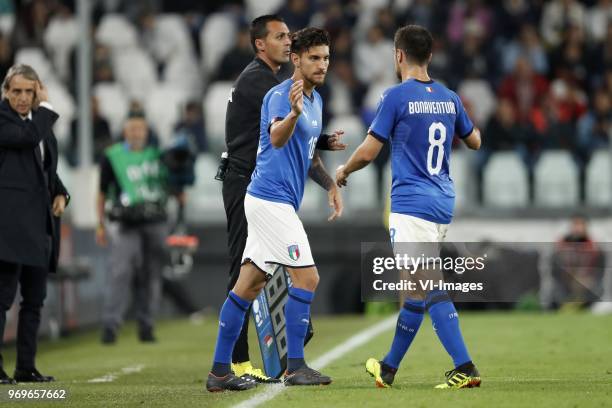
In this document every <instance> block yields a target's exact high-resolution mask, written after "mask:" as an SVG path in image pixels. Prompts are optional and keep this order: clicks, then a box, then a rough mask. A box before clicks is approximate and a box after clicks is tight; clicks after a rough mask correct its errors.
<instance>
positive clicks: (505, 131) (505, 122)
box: [476, 98, 538, 203]
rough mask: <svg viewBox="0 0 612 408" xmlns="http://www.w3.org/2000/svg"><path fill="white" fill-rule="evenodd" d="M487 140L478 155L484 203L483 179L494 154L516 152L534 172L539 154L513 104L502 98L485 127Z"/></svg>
mask: <svg viewBox="0 0 612 408" xmlns="http://www.w3.org/2000/svg"><path fill="white" fill-rule="evenodd" d="M485 134H486V135H487V137H486V138H484V139H483V145H482V148H481V149H480V150H479V151H478V154H477V155H476V157H477V160H476V174H477V177H478V187H477V188H478V191H477V197H478V200H479V202H481V203H482V201H483V190H482V179H483V173H484V170H485V167H486V165H487V163H488V161H489V159H490V157H491V155H492V154H494V153H495V152H499V151H512V150H516V151H517V153H518V154H519V156H521V159H522V160H523V162H524V163H525V165H526V166H527V167H528V168H531V171H532V172H533V165H534V163H535V161H536V156H537V154H538V152H537V150H535V146H531V145H530V143H531V142H532V140H530V138H529V132H528V130H527V128H526V127H525V126H524V125H521V124H519V123H518V122H517V121H516V115H515V113H514V108H513V106H512V102H511V101H510V100H509V99H506V98H502V99H500V100H499V101H498V102H497V110H496V112H495V115H493V116H492V117H491V118H490V119H489V121H488V122H487V125H486V127H485Z"/></svg>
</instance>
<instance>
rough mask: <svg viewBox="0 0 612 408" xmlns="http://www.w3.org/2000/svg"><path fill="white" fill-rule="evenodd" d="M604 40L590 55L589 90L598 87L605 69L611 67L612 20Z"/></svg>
mask: <svg viewBox="0 0 612 408" xmlns="http://www.w3.org/2000/svg"><path fill="white" fill-rule="evenodd" d="M611 9H612V8H611ZM605 38H606V40H605V41H603V42H602V43H600V44H597V45H596V46H595V47H594V49H593V53H592V55H591V59H590V65H589V78H590V83H589V84H588V85H590V89H592V88H596V87H598V86H599V85H600V83H601V81H602V77H603V75H604V74H605V71H606V69H607V68H611V67H612V19H611V20H610V24H608V29H607V31H606V37H605Z"/></svg>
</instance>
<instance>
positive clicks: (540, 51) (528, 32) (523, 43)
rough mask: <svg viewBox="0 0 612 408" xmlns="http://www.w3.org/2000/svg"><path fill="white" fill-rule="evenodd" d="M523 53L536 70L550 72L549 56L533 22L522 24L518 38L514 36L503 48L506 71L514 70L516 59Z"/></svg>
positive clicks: (502, 53)
mask: <svg viewBox="0 0 612 408" xmlns="http://www.w3.org/2000/svg"><path fill="white" fill-rule="evenodd" d="M521 55H524V56H525V57H526V58H527V59H528V60H529V62H530V63H531V66H532V67H533V70H534V71H535V72H537V73H538V74H540V75H546V73H547V72H548V57H547V55H546V51H545V49H544V46H543V45H542V42H541V41H540V37H539V36H538V32H537V30H536V28H535V27H534V26H533V25H532V24H524V25H523V26H521V32H520V34H519V36H518V38H514V39H513V40H512V41H511V42H510V43H509V44H507V45H506V46H504V47H503V48H502V52H501V57H502V59H503V69H504V72H505V73H510V72H512V70H513V69H514V67H515V66H516V60H517V59H518V58H519V57H520V56H521Z"/></svg>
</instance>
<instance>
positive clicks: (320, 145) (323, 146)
mask: <svg viewBox="0 0 612 408" xmlns="http://www.w3.org/2000/svg"><path fill="white" fill-rule="evenodd" d="M330 137H331V135H327V134H325V133H321V136H319V139H318V140H317V145H316V148H317V149H319V150H331V149H330V148H329V138H330Z"/></svg>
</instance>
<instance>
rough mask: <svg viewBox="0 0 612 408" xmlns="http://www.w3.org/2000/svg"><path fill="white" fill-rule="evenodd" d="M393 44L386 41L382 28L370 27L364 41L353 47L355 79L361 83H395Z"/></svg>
mask: <svg viewBox="0 0 612 408" xmlns="http://www.w3.org/2000/svg"><path fill="white" fill-rule="evenodd" d="M389 61H393V42H392V41H390V40H388V39H386V38H385V36H384V34H383V30H382V28H380V27H379V26H376V25H375V26H372V27H370V29H369V30H368V33H367V37H366V40H365V41H364V42H359V43H358V44H357V46H356V47H355V55H354V59H353V67H355V73H356V74H357V78H359V80H360V81H361V82H363V83H370V84H371V83H373V82H377V81H388V82H392V81H395V73H394V72H393V66H392V65H391V64H389Z"/></svg>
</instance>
